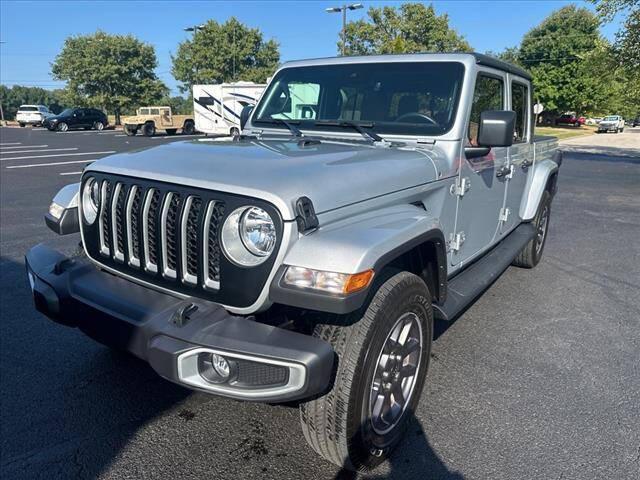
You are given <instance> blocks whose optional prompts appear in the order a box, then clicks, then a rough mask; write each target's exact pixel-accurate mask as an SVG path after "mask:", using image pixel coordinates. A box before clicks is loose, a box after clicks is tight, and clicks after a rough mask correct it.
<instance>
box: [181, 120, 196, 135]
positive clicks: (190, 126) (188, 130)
mask: <svg viewBox="0 0 640 480" xmlns="http://www.w3.org/2000/svg"><path fill="white" fill-rule="evenodd" d="M195 131H196V126H195V124H194V123H193V120H187V121H186V122H184V125H183V126H182V133H183V134H184V135H192V134H193V132H195Z"/></svg>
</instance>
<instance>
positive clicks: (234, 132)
mask: <svg viewBox="0 0 640 480" xmlns="http://www.w3.org/2000/svg"><path fill="white" fill-rule="evenodd" d="M229 133H230V134H231V136H232V137H237V136H238V135H240V130H239V129H238V127H233V128H232V129H231V131H230V132H229Z"/></svg>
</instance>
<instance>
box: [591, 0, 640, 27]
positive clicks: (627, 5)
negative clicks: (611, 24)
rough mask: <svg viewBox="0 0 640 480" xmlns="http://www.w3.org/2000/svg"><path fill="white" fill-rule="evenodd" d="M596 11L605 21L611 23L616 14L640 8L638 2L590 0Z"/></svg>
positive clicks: (630, 0) (639, 1) (635, 0)
mask: <svg viewBox="0 0 640 480" xmlns="http://www.w3.org/2000/svg"><path fill="white" fill-rule="evenodd" d="M590 2H591V3H593V4H595V5H596V11H597V12H598V14H599V15H600V16H601V17H602V18H603V19H604V20H605V21H607V22H608V21H611V20H613V17H615V16H616V15H617V14H618V13H620V12H624V11H627V10H637V9H638V8H640V0H590Z"/></svg>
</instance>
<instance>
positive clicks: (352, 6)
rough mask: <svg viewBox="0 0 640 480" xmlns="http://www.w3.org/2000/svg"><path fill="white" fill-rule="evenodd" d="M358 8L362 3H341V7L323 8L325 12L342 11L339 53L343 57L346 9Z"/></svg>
mask: <svg viewBox="0 0 640 480" xmlns="http://www.w3.org/2000/svg"><path fill="white" fill-rule="evenodd" d="M359 8H364V5H362V4H361V3H352V4H350V5H342V6H341V7H329V8H325V11H326V12H327V13H340V12H341V13H342V32H341V35H340V36H341V37H342V48H341V52H342V53H341V54H342V56H343V57H344V55H345V53H346V51H347V10H358V9H359Z"/></svg>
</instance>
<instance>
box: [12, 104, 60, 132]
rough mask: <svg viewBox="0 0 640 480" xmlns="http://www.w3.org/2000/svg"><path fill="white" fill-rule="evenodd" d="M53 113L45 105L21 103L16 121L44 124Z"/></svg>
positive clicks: (19, 123)
mask: <svg viewBox="0 0 640 480" xmlns="http://www.w3.org/2000/svg"><path fill="white" fill-rule="evenodd" d="M52 115H53V114H52V113H51V112H50V111H49V109H48V108H47V107H45V106H44V105H20V107H19V108H18V113H16V122H18V125H20V126H21V127H24V126H25V125H42V122H43V121H44V120H45V119H46V118H47V117H50V116H52Z"/></svg>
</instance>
